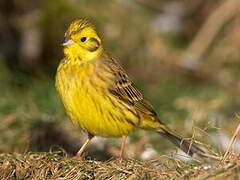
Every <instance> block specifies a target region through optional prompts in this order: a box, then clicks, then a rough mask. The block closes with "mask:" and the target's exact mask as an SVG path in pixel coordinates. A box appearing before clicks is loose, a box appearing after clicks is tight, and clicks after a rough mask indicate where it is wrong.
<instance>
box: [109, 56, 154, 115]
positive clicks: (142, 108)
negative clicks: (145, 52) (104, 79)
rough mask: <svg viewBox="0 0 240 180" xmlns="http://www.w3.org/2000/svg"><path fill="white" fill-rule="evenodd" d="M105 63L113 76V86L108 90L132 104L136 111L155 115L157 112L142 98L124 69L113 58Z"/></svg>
mask: <svg viewBox="0 0 240 180" xmlns="http://www.w3.org/2000/svg"><path fill="white" fill-rule="evenodd" d="M107 65H108V66H109V69H110V70H111V71H112V73H113V74H114V78H115V82H114V84H113V86H111V87H109V92H110V93H111V94H112V95H114V96H115V97H117V98H119V99H121V100H122V101H123V102H125V103H127V104H128V105H132V106H133V107H134V109H135V110H136V111H137V112H138V113H144V114H146V115H150V116H154V117H156V116H157V114H156V112H155V111H154V109H153V107H152V105H151V104H150V103H149V102H148V101H147V100H146V99H144V97H143V95H142V93H141V92H140V91H139V90H138V89H137V88H136V87H135V85H134V84H133V82H132V81H131V80H130V79H129V77H128V75H127V74H126V72H125V71H124V69H123V68H122V67H121V66H120V65H119V64H118V63H117V62H116V61H115V60H113V59H110V60H109V61H108V62H107Z"/></svg>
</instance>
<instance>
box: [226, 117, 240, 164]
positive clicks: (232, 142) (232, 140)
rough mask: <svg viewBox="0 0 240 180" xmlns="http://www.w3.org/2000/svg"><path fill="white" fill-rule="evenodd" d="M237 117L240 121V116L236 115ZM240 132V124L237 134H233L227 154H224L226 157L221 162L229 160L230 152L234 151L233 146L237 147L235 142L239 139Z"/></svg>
mask: <svg viewBox="0 0 240 180" xmlns="http://www.w3.org/2000/svg"><path fill="white" fill-rule="evenodd" d="M236 117H237V118H238V119H240V116H239V115H238V114H236ZM239 131H240V123H239V124H238V126H237V129H236V130H235V132H234V134H233V136H232V138H231V140H230V142H229V144H228V147H227V150H226V152H225V154H224V156H223V158H222V160H221V161H222V162H224V161H225V160H226V159H227V156H228V154H229V152H230V150H231V149H233V146H234V145H235V143H234V142H235V140H236V138H237V135H238V133H239Z"/></svg>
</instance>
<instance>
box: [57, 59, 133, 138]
mask: <svg viewBox="0 0 240 180" xmlns="http://www.w3.org/2000/svg"><path fill="white" fill-rule="evenodd" d="M95 66H97V64H95V65H94V64H84V65H79V64H77V63H74V62H69V61H66V60H65V61H62V63H61V64H60V66H59V68H58V71H57V75H56V87H57V90H58V92H59V95H60V98H61V100H62V103H63V105H64V107H65V110H66V113H67V114H68V116H69V117H70V119H71V120H72V122H73V124H75V125H77V126H79V127H81V128H82V129H84V130H86V131H87V132H89V133H90V134H92V135H97V136H103V137H111V136H112V137H114V136H115V137H117V136H123V135H128V134H129V133H130V132H131V131H133V129H134V125H133V124H132V123H131V122H134V121H136V116H135V115H134V114H133V113H132V112H130V111H128V110H126V108H125V107H124V106H123V105H121V104H119V102H118V100H117V99H114V98H111V96H109V93H107V91H108V90H107V87H106V84H109V82H106V81H107V80H109V79H111V78H109V77H107V76H108V75H107V74H106V72H104V71H103V72H99V68H98V73H96V72H95ZM101 73H105V74H104V76H103V77H105V79H104V78H103V77H100V76H101Z"/></svg>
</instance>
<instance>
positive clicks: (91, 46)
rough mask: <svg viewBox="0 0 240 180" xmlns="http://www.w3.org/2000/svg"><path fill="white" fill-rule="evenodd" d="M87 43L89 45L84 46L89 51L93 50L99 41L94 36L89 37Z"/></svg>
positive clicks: (98, 44)
mask: <svg viewBox="0 0 240 180" xmlns="http://www.w3.org/2000/svg"><path fill="white" fill-rule="evenodd" d="M88 44H89V45H88V46H87V47H86V49H87V50H88V51H90V52H94V51H96V50H97V49H98V48H99V47H100V42H99V41H98V40H97V39H95V38H90V39H89V40H88Z"/></svg>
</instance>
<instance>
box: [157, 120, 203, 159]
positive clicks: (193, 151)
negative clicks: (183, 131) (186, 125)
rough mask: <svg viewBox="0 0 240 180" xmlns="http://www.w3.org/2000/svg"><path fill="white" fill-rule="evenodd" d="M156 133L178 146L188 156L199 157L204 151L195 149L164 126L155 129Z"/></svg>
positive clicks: (192, 144)
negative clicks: (195, 155)
mask: <svg viewBox="0 0 240 180" xmlns="http://www.w3.org/2000/svg"><path fill="white" fill-rule="evenodd" d="M157 132H158V133H160V134H161V135H162V136H163V137H166V138H167V139H168V140H169V141H171V142H172V143H173V144H175V145H176V146H178V147H179V148H180V149H181V150H183V151H184V152H185V153H186V154H188V155H190V156H192V155H193V154H199V155H201V154H203V153H204V151H203V150H202V149H200V148H199V147H197V146H196V145H195V144H194V143H191V142H189V141H187V140H185V139H184V138H182V137H181V136H180V135H178V134H177V133H176V132H174V131H173V130H171V129H170V128H168V127H167V126H165V125H164V126H163V127H161V128H159V129H157Z"/></svg>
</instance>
